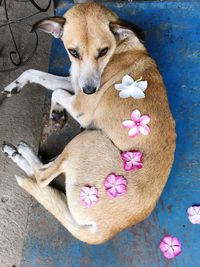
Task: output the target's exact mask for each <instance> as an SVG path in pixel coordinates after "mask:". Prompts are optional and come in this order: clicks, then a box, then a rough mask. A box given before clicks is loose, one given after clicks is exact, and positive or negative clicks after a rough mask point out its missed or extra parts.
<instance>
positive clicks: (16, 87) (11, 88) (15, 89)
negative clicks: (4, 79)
mask: <svg viewBox="0 0 200 267" xmlns="http://www.w3.org/2000/svg"><path fill="white" fill-rule="evenodd" d="M23 86H24V84H21V83H19V82H18V81H17V80H16V81H14V82H12V83H10V84H9V85H8V86H6V87H5V88H4V89H3V91H1V93H2V94H5V95H6V96H7V97H11V96H12V95H14V94H18V93H19V92H20V91H21V89H22V87H23Z"/></svg>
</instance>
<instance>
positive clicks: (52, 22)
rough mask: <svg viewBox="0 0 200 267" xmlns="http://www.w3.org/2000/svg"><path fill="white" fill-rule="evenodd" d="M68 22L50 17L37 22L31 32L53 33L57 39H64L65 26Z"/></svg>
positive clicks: (60, 18) (62, 18)
mask: <svg viewBox="0 0 200 267" xmlns="http://www.w3.org/2000/svg"><path fill="white" fill-rule="evenodd" d="M65 22H66V19H65V18H64V17H50V18H45V19H42V20H40V21H38V22H36V23H35V24H34V25H33V27H32V30H31V32H33V31H36V30H37V29H38V30H41V31H43V32H47V33H51V34H52V35H53V36H54V37H55V38H60V37H62V34H63V26H64V24H65Z"/></svg>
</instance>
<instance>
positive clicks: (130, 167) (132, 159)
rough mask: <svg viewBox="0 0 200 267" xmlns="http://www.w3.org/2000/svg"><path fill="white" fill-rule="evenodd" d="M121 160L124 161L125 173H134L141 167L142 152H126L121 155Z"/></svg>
mask: <svg viewBox="0 0 200 267" xmlns="http://www.w3.org/2000/svg"><path fill="white" fill-rule="evenodd" d="M121 158H122V160H123V161H124V170H125V171H135V170H139V169H141V168H142V167H143V163H142V152H140V151H133V152H131V151H127V152H123V153H121Z"/></svg>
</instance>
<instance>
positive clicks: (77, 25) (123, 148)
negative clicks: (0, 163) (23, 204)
mask: <svg viewBox="0 0 200 267" xmlns="http://www.w3.org/2000/svg"><path fill="white" fill-rule="evenodd" d="M36 29H39V30H42V31H44V32H47V33H51V34H52V35H53V36H54V37H56V38H61V39H62V41H63V44H64V46H65V49H66V51H67V53H68V55H69V58H70V60H71V69H70V72H71V76H70V77H57V76H54V75H51V74H47V73H44V72H41V71H36V70H27V71H25V72H24V73H22V75H21V76H20V77H19V78H18V79H17V80H15V81H14V82H12V83H11V84H10V85H8V86H7V87H6V88H5V89H4V93H6V94H7V95H8V96H10V95H12V93H13V92H14V91H15V92H19V91H20V90H21V89H22V87H23V86H24V85H25V84H27V83H28V82H30V83H38V84H41V85H42V86H44V87H46V88H48V89H51V90H52V91H53V93H52V107H51V112H52V111H53V110H55V109H61V107H62V108H64V109H66V110H67V112H68V113H70V114H71V116H72V117H73V118H74V119H75V120H76V121H78V122H79V123H80V125H81V126H82V127H84V128H85V131H83V132H82V133H80V134H79V135H77V136H76V137H75V138H74V139H73V140H72V141H71V142H69V144H68V145H67V146H66V147H65V148H64V150H63V152H62V153H61V154H60V155H59V156H58V157H57V158H56V159H55V160H54V161H52V162H50V163H48V164H42V162H41V161H40V160H39V158H38V157H37V156H36V154H35V153H34V151H33V149H32V148H31V147H30V146H29V145H27V144H26V143H24V142H21V143H19V145H18V146H17V148H16V147H14V146H12V145H10V144H7V143H4V144H3V145H2V151H3V152H4V153H6V154H7V155H8V156H9V157H10V158H11V159H12V160H13V161H14V162H15V163H17V165H18V166H19V167H20V168H21V169H23V170H24V171H25V173H26V174H27V176H28V177H20V176H16V179H17V182H18V184H19V186H21V187H22V188H23V189H25V190H26V191H27V192H28V193H29V194H31V195H32V196H33V197H34V198H35V199H36V200H37V201H39V203H41V204H42V205H43V206H44V207H45V208H46V209H47V210H48V211H49V212H50V213H52V214H53V215H54V216H55V217H56V218H57V219H58V220H59V221H60V222H61V224H62V225H63V226H64V227H65V228H66V229H67V230H68V231H69V232H71V234H72V235H74V236H75V237H76V238H78V239H79V240H81V241H83V242H86V243H89V244H101V243H104V242H106V241H107V240H109V239H111V238H112V237H114V235H116V234H117V233H118V232H120V231H122V230H123V229H125V228H127V227H130V226H132V225H135V224H137V223H139V222H141V221H143V220H144V219H145V218H147V216H149V215H150V213H151V212H152V210H153V209H154V207H155V205H156V203H157V201H158V199H159V197H160V195H161V193H162V190H163V188H164V186H165V184H166V181H167V179H168V176H169V173H170V170H171V167H172V164H173V160H174V150H175V143H176V133H175V122H174V120H173V117H172V114H171V112H170V109H169V105H168V100H167V95H166V91H165V87H164V84H163V79H162V77H161V75H160V73H159V71H158V68H157V66H156V63H155V62H154V60H153V59H152V58H151V57H150V56H149V55H148V52H147V50H146V48H145V47H144V44H143V41H142V38H143V33H142V32H141V31H140V30H139V28H138V27H136V26H135V25H129V24H127V23H125V22H123V21H121V20H120V19H119V18H118V16H117V15H116V14H114V13H113V12H112V11H110V10H108V9H107V8H105V7H104V6H102V5H100V4H97V3H90V4H79V5H76V6H75V7H73V8H71V9H70V10H69V11H67V13H66V14H65V15H64V16H63V17H51V18H47V19H43V20H40V21H39V22H37V23H36V24H35V25H34V26H33V30H36ZM127 74H128V75H130V76H131V77H133V78H134V80H136V79H139V78H140V77H141V76H142V78H143V80H146V81H147V82H148V87H147V89H146V91H145V98H143V99H134V98H132V97H129V98H121V97H119V92H118V91H117V90H116V89H115V84H119V83H120V82H121V81H122V79H123V77H124V76H125V75H127ZM133 111H134V112H135V115H136V117H137V116H139V115H140V114H142V115H145V118H146V119H147V117H148V119H147V120H148V122H149V129H150V133H149V134H148V135H147V133H146V134H145V133H144V134H145V135H144V134H139V135H137V136H135V137H134V138H133V136H132V138H130V137H129V136H128V130H127V129H126V128H124V127H123V122H124V121H125V120H129V122H130V117H131V114H133V113H132V112H133ZM147 115H148V116H147ZM149 120H150V121H149ZM127 151H132V152H133V151H140V152H141V153H142V156H143V162H142V168H139V169H136V170H131V171H130V170H129V171H128V170H126V169H125V168H124V166H123V164H124V162H123V160H122V154H123V153H126V152H127ZM61 173H64V174H65V177H66V178H65V179H66V194H63V193H62V192H60V191H58V190H57V189H55V188H52V187H51V186H49V183H50V182H51V181H52V180H53V179H54V178H55V177H56V176H58V175H59V174H61ZM109 177H110V178H109ZM113 177H114V178H113ZM116 177H117V178H116ZM115 178H116V181H118V182H116V181H115ZM109 179H110V180H109ZM113 179H114V180H113ZM113 181H114V182H113ZM112 182H113V184H112ZM115 182H116V183H115ZM109 183H111V184H112V185H111V187H110V188H109ZM117 183H118V184H117ZM120 183H121V184H120ZM118 185H119V190H118V189H116V188H117V186H118ZM112 186H113V187H112ZM113 188H114V189H113ZM112 189H113V190H114V191H115V192H114V191H113V192H114V193H113V192H111V191H112ZM84 190H85V191H84ZM116 190H118V191H116ZM120 190H121V191H120ZM91 191H92V193H91ZM88 192H89V193H88ZM116 192H117V193H118V194H117V195H116V194H115V193H116ZM91 194H92V197H91ZM88 198H89V200H88ZM84 201H85V202H84ZM91 203H92V204H91ZM85 204H87V205H85ZM88 204H91V205H88Z"/></svg>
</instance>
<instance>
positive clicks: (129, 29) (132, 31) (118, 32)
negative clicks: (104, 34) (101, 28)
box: [109, 20, 145, 43]
mask: <svg viewBox="0 0 200 267" xmlns="http://www.w3.org/2000/svg"><path fill="white" fill-rule="evenodd" d="M109 27H110V30H111V32H112V33H113V34H114V35H115V36H116V37H118V38H119V40H123V39H126V38H127V37H129V36H132V35H135V36H137V38H138V39H139V40H140V42H142V43H144V42H145V33H144V30H143V29H141V28H140V27H139V26H137V25H135V24H132V23H129V22H127V21H124V20H118V21H117V22H110V24H109Z"/></svg>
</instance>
